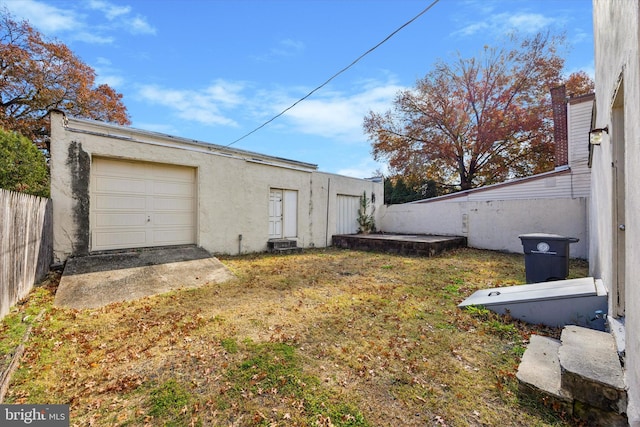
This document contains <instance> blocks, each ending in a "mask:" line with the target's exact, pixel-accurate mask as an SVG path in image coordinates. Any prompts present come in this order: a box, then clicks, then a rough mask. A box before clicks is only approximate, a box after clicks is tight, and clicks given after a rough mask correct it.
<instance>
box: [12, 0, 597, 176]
mask: <svg viewBox="0 0 640 427" xmlns="http://www.w3.org/2000/svg"><path fill="white" fill-rule="evenodd" d="M431 3H432V0H384V1H382V0H366V1H365V0H279V1H271V0H235V1H231V0H80V1H78V0H69V1H64V0H0V5H4V6H7V8H8V9H9V10H10V11H11V13H12V14H13V15H14V16H15V17H17V18H21V19H26V20H28V21H29V22H30V23H31V24H32V25H33V26H34V27H35V28H37V29H38V30H39V31H40V32H41V33H43V34H44V35H46V36H47V37H51V38H53V37H55V38H57V39H58V40H60V41H62V42H63V43H65V44H66V45H67V46H69V47H70V48H71V49H72V50H73V51H74V52H75V53H76V55H78V56H79V57H80V58H81V59H82V60H83V61H84V62H85V63H87V64H88V65H90V66H91V67H93V68H94V69H95V70H96V72H97V83H107V84H109V85H111V86H112V87H113V88H115V89H116V90H117V91H118V92H120V93H122V94H123V95H124V98H123V102H124V104H125V105H126V106H127V109H128V111H129V114H130V115H131V120H132V126H133V127H136V128H140V129H145V130H151V131H157V132H162V133H167V134H170V135H175V136H180V137H185V138H191V139H196V140H200V141H204V142H210V143H214V144H220V145H227V144H230V143H232V142H234V141H236V140H237V139H238V138H240V137H242V136H244V135H245V134H247V133H248V132H251V131H252V130H254V129H255V128H256V127H258V126H260V125H262V124H263V123H264V122H266V121H267V120H269V119H271V118H272V117H274V116H275V115H277V114H278V113H280V112H281V111H282V110H284V109H285V108H287V107H289V106H290V105H291V104H293V103H294V102H296V101H297V100H299V99H300V98H302V97H303V96H305V95H307V94H308V93H309V92H310V91H312V90H313V89H314V88H316V87H317V86H319V85H320V84H322V83H323V82H325V81H326V80H327V79H329V78H330V77H331V76H333V75H334V74H335V73H337V72H338V71H340V70H341V69H343V68H344V67H346V66H347V65H349V64H350V63H351V62H352V61H354V60H355V59H356V58H358V57H359V56H360V55H362V54H363V53H365V52H366V51H367V50H369V49H370V48H372V47H373V46H375V45H376V44H377V43H379V42H380V41H382V40H383V39H384V38H385V37H387V36H388V35H389V34H391V33H392V32H393V31H395V30H396V29H397V28H399V27H400V26H401V25H403V24H404V23H405V22H407V21H409V20H410V19H411V18H413V17H414V16H416V15H417V14H418V13H420V12H421V11H422V10H423V9H425V8H426V7H427V6H428V5H429V4H431ZM591 13H592V8H591V1H590V0H522V1H520V0H440V1H439V2H438V3H437V4H435V5H434V6H433V7H432V8H431V9H430V10H429V11H428V12H426V13H425V14H424V15H422V16H421V17H420V18H418V19H417V20H416V21H414V22H413V23H412V24H410V25H408V26H407V27H405V28H404V29H403V30H402V31H400V32H399V33H397V34H396V35H395V36H394V37H392V38H391V39H390V40H388V41H387V42H386V43H384V44H383V45H382V46H380V47H379V48H377V49H376V50H374V51H373V52H372V53H370V54H369V55H367V56H366V57H364V58H363V59H362V60H360V61H359V62H358V63H357V64H355V65H354V66H353V67H351V68H350V69H349V70H347V71H346V72H344V73H342V74H341V75H339V76H338V77H336V78H335V79H334V80H332V81H331V82H330V83H329V84H328V85H326V86H325V87H323V88H322V89H321V90H319V91H317V92H315V93H314V94H313V95H312V96H310V97H309V98H308V99H306V100H305V101H303V102H301V103H299V104H298V105H297V106H296V107H294V108H292V109H291V110H289V111H288V112H287V113H286V114H284V115H283V116H281V117H279V118H278V119H276V120H274V121H273V122H271V123H270V124H268V125H267V126H265V127H263V128H262V129H261V130H259V131H257V132H255V133H253V134H252V135H250V136H248V137H247V138H244V139H243V140H241V141H239V142H237V143H235V144H234V145H233V147H236V148H240V149H243V150H250V151H257V152H260V153H264V154H269V155H274V156H279V157H285V158H288V159H293V160H300V161H304V162H309V163H314V164H317V165H318V166H319V169H320V170H322V171H326V172H333V173H338V174H344V175H349V176H356V177H369V176H372V175H373V174H374V172H375V171H376V170H382V171H385V167H384V165H383V164H379V163H376V162H374V160H373V157H372V155H371V143H370V141H368V140H367V138H366V135H364V133H363V131H362V122H363V118H364V116H365V115H366V114H367V113H368V112H369V111H371V110H373V111H377V112H383V111H386V110H387V109H389V108H390V107H391V105H392V101H393V98H394V96H395V95H396V93H397V92H398V91H399V90H401V89H405V88H410V87H412V86H413V85H414V84H415V82H416V80H417V79H419V78H422V77H424V75H425V74H426V73H427V72H429V71H430V70H431V68H432V66H433V64H434V63H435V61H436V60H438V59H444V60H447V61H448V60H450V59H453V58H455V55H456V54H457V53H458V52H459V53H461V54H462V55H463V56H465V57H468V56H473V55H475V54H477V53H478V52H479V51H480V50H481V49H482V48H483V46H485V45H495V44H497V43H499V40H501V38H503V37H504V35H505V34H506V33H507V32H509V31H513V30H518V31H519V32H520V34H522V35H529V34H535V33H536V32H538V31H543V30H545V29H547V28H550V29H551V30H553V31H555V32H562V31H564V32H566V34H567V52H566V53H565V54H564V55H563V56H564V57H565V58H566V69H565V71H566V73H571V72H573V71H577V70H584V71H586V72H587V73H588V74H590V75H591V76H592V77H593V67H594V65H593V37H592V17H591Z"/></svg>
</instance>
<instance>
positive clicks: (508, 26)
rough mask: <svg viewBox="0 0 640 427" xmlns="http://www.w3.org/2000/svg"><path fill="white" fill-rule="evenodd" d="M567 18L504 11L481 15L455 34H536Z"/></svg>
mask: <svg viewBox="0 0 640 427" xmlns="http://www.w3.org/2000/svg"><path fill="white" fill-rule="evenodd" d="M563 24H565V20H564V19H563V18H561V17H550V16H545V15H542V14H540V13H528V12H503V13H497V14H495V13H492V14H489V15H479V16H478V17H477V20H474V21H472V22H467V23H465V24H463V26H462V27H461V28H460V29H458V30H456V31H454V32H453V33H452V34H453V35H454V36H463V37H469V36H474V35H476V34H481V33H483V32H487V31H488V32H491V33H493V34H495V35H497V34H507V33H510V32H513V31H518V32H522V33H525V34H535V33H537V32H539V31H541V30H542V29H544V28H547V27H549V26H553V25H563Z"/></svg>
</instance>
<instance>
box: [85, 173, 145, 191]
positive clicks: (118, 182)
mask: <svg viewBox="0 0 640 427" xmlns="http://www.w3.org/2000/svg"><path fill="white" fill-rule="evenodd" d="M95 180H96V186H95V189H96V191H99V192H106V193H111V194H145V193H146V192H147V187H146V182H145V181H144V180H143V179H127V178H126V177H106V176H96V177H95Z"/></svg>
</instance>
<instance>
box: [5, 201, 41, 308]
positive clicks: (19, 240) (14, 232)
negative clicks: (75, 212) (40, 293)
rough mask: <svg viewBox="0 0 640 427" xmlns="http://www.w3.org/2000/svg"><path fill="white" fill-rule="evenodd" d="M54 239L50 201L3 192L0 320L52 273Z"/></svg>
mask: <svg viewBox="0 0 640 427" xmlns="http://www.w3.org/2000/svg"><path fill="white" fill-rule="evenodd" d="M52 236H53V233H52V212H51V200H49V199H45V198H42V197H37V196H31V195H28V194H22V193H15V192H12V191H7V190H3V189H0V319H2V318H3V317H4V316H5V315H6V314H7V313H8V312H9V309H10V308H11V306H12V305H14V304H15V303H16V302H18V301H19V300H21V299H22V298H24V297H26V296H27V295H28V294H29V292H30V291H31V289H32V288H33V285H34V283H37V282H38V281H40V280H41V279H42V278H43V277H44V276H45V275H46V274H47V273H48V272H49V266H50V264H51V260H52V253H53V251H52V248H53V244H52V238H53V237H52Z"/></svg>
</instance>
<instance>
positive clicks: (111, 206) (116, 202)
mask: <svg viewBox="0 0 640 427" xmlns="http://www.w3.org/2000/svg"><path fill="white" fill-rule="evenodd" d="M94 200H95V208H96V209H97V210H100V211H102V210H129V211H140V210H141V211H144V210H146V207H147V199H146V198H145V197H131V196H126V195H122V196H114V195H103V194H99V195H96V196H95V199H94Z"/></svg>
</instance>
